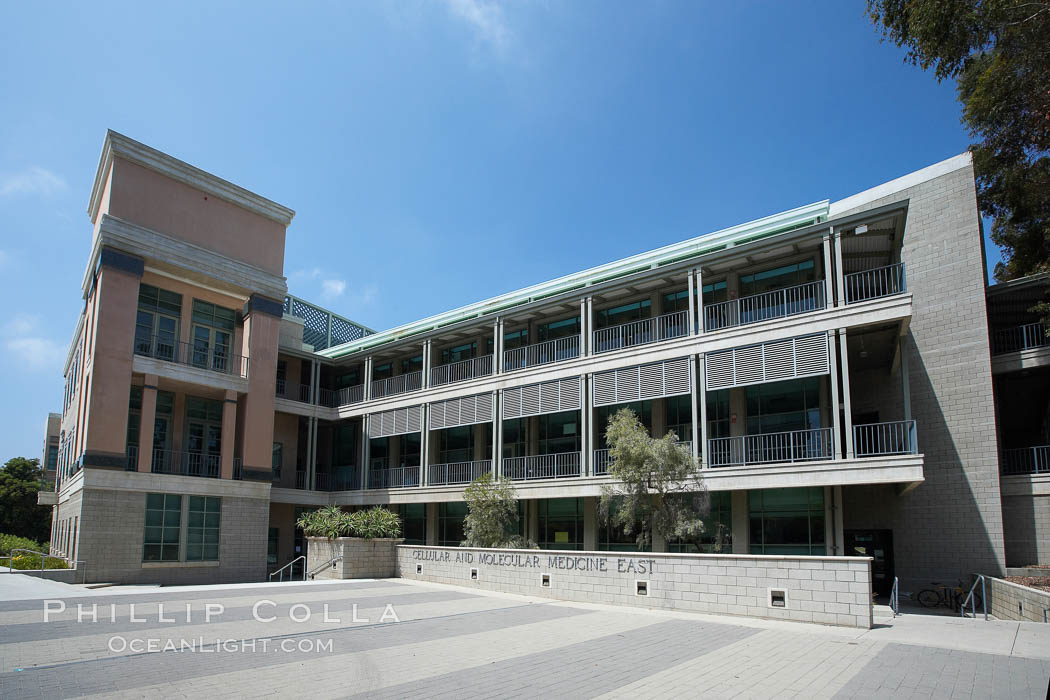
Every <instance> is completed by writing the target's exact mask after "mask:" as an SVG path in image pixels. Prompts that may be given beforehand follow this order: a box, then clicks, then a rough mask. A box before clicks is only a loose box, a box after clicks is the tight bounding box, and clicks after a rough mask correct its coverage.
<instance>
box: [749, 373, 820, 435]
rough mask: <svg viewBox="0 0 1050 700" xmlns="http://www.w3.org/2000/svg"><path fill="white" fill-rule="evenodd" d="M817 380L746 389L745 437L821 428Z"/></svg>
mask: <svg viewBox="0 0 1050 700" xmlns="http://www.w3.org/2000/svg"><path fill="white" fill-rule="evenodd" d="M820 423H821V421H820V378H819V377H808V378H805V379H792V380H789V381H785V382H773V383H771V384H756V385H754V386H749V387H747V434H748V435H757V434H760V433H780V432H787V431H790V430H815V429H817V428H819V427H820Z"/></svg>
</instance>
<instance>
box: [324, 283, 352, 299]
mask: <svg viewBox="0 0 1050 700" xmlns="http://www.w3.org/2000/svg"><path fill="white" fill-rule="evenodd" d="M345 291H346V280H321V298H322V299H324V300H325V301H332V300H333V299H336V298H337V297H341V296H342V295H343V292H345Z"/></svg>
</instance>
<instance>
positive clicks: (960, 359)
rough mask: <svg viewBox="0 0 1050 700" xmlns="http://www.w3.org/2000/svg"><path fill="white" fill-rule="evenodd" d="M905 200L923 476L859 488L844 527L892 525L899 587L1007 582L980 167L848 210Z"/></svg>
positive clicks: (849, 500)
mask: <svg viewBox="0 0 1050 700" xmlns="http://www.w3.org/2000/svg"><path fill="white" fill-rule="evenodd" d="M903 200H907V202H908V213H907V221H906V224H905V233H904V240H903V248H902V253H901V257H902V260H903V261H904V263H905V274H906V276H907V284H908V290H909V291H910V292H911V293H912V295H913V315H912V319H911V323H910V326H909V331H908V337H907V342H906V352H907V356H908V362H909V375H910V381H909V391H910V395H911V407H912V418H914V419H915V421H916V425H917V432H918V442H919V451H920V452H922V453H923V454H924V455H925V464H924V469H923V471H924V476H925V481H924V483H922V484H921V485H919V486H918V487H917V488H915V489H913V490H911V491H909V492H907V493H904V494H903V495H898V492H897V490H896V489H895V488H893V487H877V486H851V487H847V488H844V489H843V497H844V504H845V509H844V518H845V528H846V529H853V528H857V529H866V528H890V529H892V530H893V549H894V551H893V556H894V560H895V565H896V570H897V572H898V574H899V575H901V578H902V585H905V586H906V587H908V588H915V587H916V586H922V587H928V585H929V583H930V582H931V581H954V580H956V579H959V578H961V579H964V580H966V579H968V578H969V576H970V573H971V572H979V573H985V574H992V575H1001V572H1002V571H1003V567H1004V565H1005V548H1004V542H1003V517H1002V504H1001V501H1000V491H999V460H998V454H997V447H996V426H995V407H994V405H993V398H992V375H991V358H990V355H989V348H988V320H987V313H986V306H985V267H984V258H983V253H982V244H981V232H980V228H979V215H978V211H977V194H976V189H975V186H974V175H973V168H972V166H970V165H969V164H968V162H965V161H964V162H962V167H958V168H956V169H954V170H950V171H948V172H944V173H943V174H941V175H939V176H937V177H934V178H932V179H928V180H926V181H925V182H920V183H918V184H915V185H913V186H910V187H907V186H906V187H904V188H903V189H900V190H899V191H897V192H895V193H894V194H891V195H888V196H885V197H880V198H877V199H874V200H872V201H870V202H866V203H864V204H863V205H858V206H856V207H854V208H851V209H845V210H843V211H841V212H840V213H841V214H842V215H849V214H852V213H858V212H862V211H865V210H869V209H873V208H876V207H880V206H884V205H889V204H894V203H898V202H901V201H903ZM833 206H834V205H833ZM843 206H849V203H848V201H847V202H844V204H843ZM836 215H837V214H836ZM853 393H854V394H856V391H854V392H853Z"/></svg>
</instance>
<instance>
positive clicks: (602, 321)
mask: <svg viewBox="0 0 1050 700" xmlns="http://www.w3.org/2000/svg"><path fill="white" fill-rule="evenodd" d="M651 314H652V302H651V301H649V300H648V299H643V300H641V301H636V302H633V303H631V304H622V305H621V306H614V307H612V308H611V309H602V310H601V311H599V312H598V313H597V314H596V323H597V325H596V327H597V328H609V327H610V326H621V325H623V324H625V323H630V322H631V321H641V320H642V319H646V318H649V316H650V315H651Z"/></svg>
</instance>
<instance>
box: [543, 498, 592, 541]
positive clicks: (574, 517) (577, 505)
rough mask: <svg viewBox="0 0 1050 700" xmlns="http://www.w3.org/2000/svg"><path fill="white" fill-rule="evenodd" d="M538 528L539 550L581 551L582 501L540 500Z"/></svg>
mask: <svg viewBox="0 0 1050 700" xmlns="http://www.w3.org/2000/svg"><path fill="white" fill-rule="evenodd" d="M539 526H540V541H539V542H538V543H537V544H539V546H540V548H541V549H583V499H582V498H545V499H541V500H540V502H539Z"/></svg>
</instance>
